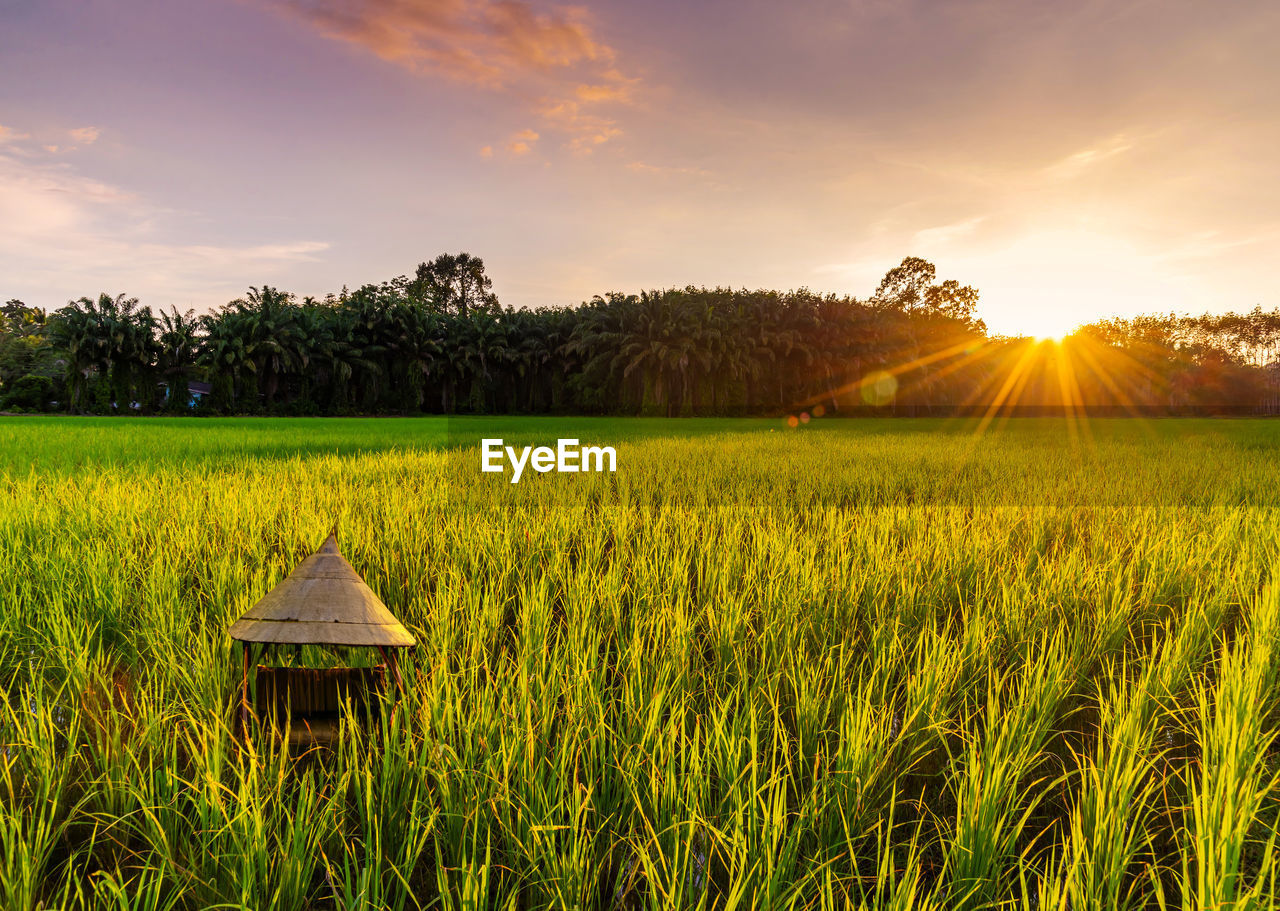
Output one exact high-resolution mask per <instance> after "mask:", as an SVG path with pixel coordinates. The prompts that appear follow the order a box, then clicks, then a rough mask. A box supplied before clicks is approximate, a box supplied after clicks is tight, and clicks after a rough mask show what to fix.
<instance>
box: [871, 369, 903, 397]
mask: <svg viewBox="0 0 1280 911" xmlns="http://www.w3.org/2000/svg"><path fill="white" fill-rule="evenodd" d="M897 394H898V380H897V378H896V377H895V376H894V375H893V374H892V373H887V372H885V371H884V370H877V371H875V372H874V373H868V374H867V375H866V377H865V378H864V379H863V380H862V400H863V401H864V402H866V403H867V404H868V405H888V404H889V403H890V402H892V401H893V398H894V396H896V395H897Z"/></svg>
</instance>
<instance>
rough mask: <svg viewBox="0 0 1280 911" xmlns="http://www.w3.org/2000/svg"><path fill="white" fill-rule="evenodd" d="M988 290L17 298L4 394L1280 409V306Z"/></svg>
mask: <svg viewBox="0 0 1280 911" xmlns="http://www.w3.org/2000/svg"><path fill="white" fill-rule="evenodd" d="M977 303H978V292H977V290H976V289H974V288H972V287H970V286H968V285H961V284H960V283H959V282H957V281H955V280H946V281H938V280H937V275H936V270H935V268H934V267H933V265H932V264H930V263H928V262H926V261H925V260H922V259H919V258H915V257H909V258H907V259H905V260H903V262H902V263H901V264H900V265H898V266H896V267H895V268H893V269H891V270H889V272H888V273H887V274H886V275H885V277H884V279H883V280H882V281H881V283H880V285H879V287H878V288H877V289H876V290H875V292H874V293H873V294H871V295H870V296H868V297H866V298H863V299H859V298H855V297H852V296H848V295H843V296H838V295H834V294H818V293H816V292H813V291H810V290H808V289H807V288H801V289H799V290H793V291H786V292H780V291H768V290H755V291H749V290H745V289H742V290H734V289H730V288H705V287H693V286H690V287H686V288H673V289H665V290H654V291H641V292H639V293H634V294H632V293H621V292H610V293H608V294H605V295H601V296H596V297H594V298H592V299H591V300H590V301H587V302H584V303H582V304H581V305H578V306H574V307H553V308H545V309H538V310H527V309H513V308H511V307H503V306H501V305H500V304H499V302H498V300H497V298H496V296H495V295H494V293H493V291H492V282H491V280H490V279H489V277H488V276H487V275H486V274H485V269H484V263H483V261H482V260H481V259H480V258H479V257H474V256H470V255H468V254H466V253H462V254H456V255H453V254H444V255H441V256H439V257H437V258H436V259H434V260H432V261H431V262H425V263H422V264H420V265H419V266H418V268H417V270H416V271H415V272H414V274H413V275H412V276H400V277H397V278H394V279H391V280H389V281H386V282H382V283H380V284H367V285H364V286H362V287H360V288H357V289H355V290H354V291H352V290H348V289H346V288H344V289H343V290H342V291H341V292H340V293H337V294H330V295H327V296H326V297H324V298H322V299H317V298H312V297H304V298H301V299H299V298H297V297H296V296H294V295H293V294H290V293H288V292H285V291H282V290H280V289H278V288H274V287H271V286H269V285H263V286H254V287H251V288H250V289H249V290H248V292H247V293H246V294H245V295H244V296H243V297H241V298H239V299H237V300H234V301H231V302H230V303H228V304H226V305H224V306H223V307H221V308H219V309H217V310H216V311H214V312H212V313H208V314H204V315H196V314H195V313H194V312H192V311H186V312H181V311H179V310H177V309H176V308H170V309H169V310H168V311H163V310H162V311H159V312H156V311H153V310H152V309H151V308H150V307H148V306H145V305H142V304H140V303H139V302H138V300H137V299H136V298H131V297H128V296H126V295H124V294H118V295H114V296H112V295H109V294H105V293H103V294H99V295H98V296H97V297H96V298H95V297H82V298H80V299H79V300H75V301H71V302H69V303H68V304H67V305H66V306H64V307H62V308H60V309H58V310H55V311H53V312H46V311H44V310H41V309H40V308H36V307H29V306H27V305H26V304H24V303H22V302H21V301H17V300H11V301H9V302H8V303H7V304H6V305H5V306H4V307H3V308H0V409H3V410H9V411H53V410H56V411H64V412H70V413H76V414H85V413H97V414H119V413H166V412H168V413H188V412H191V411H192V410H194V411H196V412H197V413H209V414H280V415H309V414H317V415H319V414H331V415H347V414H420V413H439V414H465V413H473V414H482V413H483V414H498V413H530V414H536V413H578V414H651V415H668V416H676V415H685V414H777V413H796V412H801V411H808V412H814V413H831V414H836V413H909V414H930V413H934V414H948V413H955V412H957V411H965V410H977V411H982V410H993V409H997V408H1003V407H1016V408H1027V407H1030V408H1035V407H1047V408H1052V409H1057V408H1062V407H1081V408H1085V409H1095V408H1100V409H1108V408H1111V409H1128V410H1137V409H1142V410H1144V411H1148V412H1149V411H1151V410H1157V411H1160V410H1164V411H1169V412H1179V411H1196V410H1199V411H1205V410H1208V411H1213V410H1225V411H1235V412H1251V413H1277V412H1280V394H1278V393H1277V390H1278V389H1280V311H1270V312H1265V311H1262V310H1261V309H1260V308H1255V309H1254V310H1253V311H1252V312H1249V313H1245V314H1236V313H1228V314H1219V315H1204V316H1196V317H1191V316H1177V315H1169V316H1147V317H1139V318H1136V319H1131V320H1120V319H1115V320H1106V321H1102V322H1099V323H1095V324H1092V325H1090V326H1086V327H1084V328H1082V329H1081V330H1078V331H1077V332H1076V333H1075V334H1074V335H1073V336H1072V337H1071V338H1070V339H1068V340H1067V342H1065V343H1064V344H1062V345H1060V346H1052V347H1046V346H1044V345H1040V344H1037V343H1036V342H1034V341H1033V340H1030V339H1026V338H1007V337H1000V336H992V335H991V334H989V333H988V331H987V328H986V326H985V325H984V324H983V323H982V321H981V320H980V319H978V317H977V315H976V306H977ZM200 384H204V385H200ZM206 387H207V388H206ZM193 390H194V391H195V392H196V393H197V394H196V395H193Z"/></svg>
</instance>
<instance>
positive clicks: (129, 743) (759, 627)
mask: <svg viewBox="0 0 1280 911" xmlns="http://www.w3.org/2000/svg"><path fill="white" fill-rule="evenodd" d="M979 430H981V432H979ZM494 436H501V437H504V438H505V439H506V440H507V441H508V442H509V443H513V442H518V441H519V442H525V443H554V440H555V438H557V437H560V436H573V437H578V438H580V439H582V440H583V442H584V443H588V442H589V443H608V444H610V445H615V446H616V448H617V451H618V471H617V473H616V474H602V475H593V474H583V475H556V474H554V473H549V474H532V473H530V474H528V475H526V477H525V478H523V479H522V480H521V483H520V484H514V485H513V484H511V483H509V479H508V478H507V477H505V476H502V475H483V474H481V473H480V471H479V457H478V448H477V443H478V441H479V440H480V439H481V438H483V437H494ZM1277 452H1280V423H1276V422H1267V421H1251V420H1162V421H1145V422H1144V421H1137V420H1130V421H1124V420H1113V421H1093V422H1090V423H1088V424H1084V423H1072V422H1068V421H1065V420H1060V419H1043V420H1033V419H1023V420H1011V421H1009V422H1007V423H1004V424H1001V423H999V422H996V423H993V424H991V425H990V426H987V427H981V428H980V427H979V425H978V424H977V423H976V422H948V421H933V420H927V419H921V420H897V421H893V420H884V421H873V420H865V421H847V422H842V421H834V420H826V421H815V422H813V423H811V424H809V425H806V426H802V427H801V428H799V429H798V430H789V429H788V428H787V427H786V425H785V424H783V423H782V422H781V421H764V420H742V421H716V420H687V421H660V420H653V421H645V420H619V421H610V420H604V419H564V420H560V419H509V420H504V419H497V418H490V419H485V418H473V419H465V418H454V419H448V420H446V419H421V420H417V419H414V420H408V419H406V420H400V419H395V420H340V419H334V420H306V419H297V420H267V419H256V420H254V419H245V420H230V419H228V420H220V419H186V420H184V419H172V420H168V419H133V420H131V419H112V418H107V419H70V418H44V419H39V418H31V419H25V418H11V419H0V908H4V909H6V911H8V909H13V911H21V909H29V908H37V907H46V908H51V907H59V908H61V907H67V908H116V909H126V908H130V909H133V908H137V909H156V911H159V909H174V908H180V909H188V908H190V909H196V908H212V907H219V908H254V909H265V908H272V909H275V908H279V909H305V908H315V909H330V908H333V909H337V908H343V909H356V908H395V909H414V908H442V909H453V908H551V907H557V908H560V907H563V908H577V907H584V908H603V909H641V908H645V909H657V908H755V907H758V908H814V909H827V908H832V909H834V908H846V907H867V908H915V907H918V908H939V909H979V908H1061V909H1066V908H1072V909H1085V908H1134V909H1136V908H1155V907H1160V908H1186V909H1208V908H1214V909H1226V908H1272V907H1276V906H1277V905H1278V904H1280V902H1278V900H1277V899H1278V892H1280V883H1278V882H1277V854H1278V853H1280V852H1278V850H1277V845H1276V835H1275V829H1276V826H1277V824H1280V778H1278V776H1280V744H1277V740H1276V738H1277V734H1278V733H1280V580H1277V578H1276V574H1275V570H1276V568H1277V567H1280V502H1278V501H1280V459H1277V457H1276V456H1277ZM335 525H336V526H337V528H338V535H339V543H340V545H341V547H342V549H343V552H344V553H345V554H346V556H347V557H348V559H349V560H350V561H351V563H352V564H353V566H354V567H355V568H356V569H357V570H358V571H359V572H360V573H361V574H362V575H363V576H364V578H365V579H366V580H367V581H368V583H369V585H370V586H371V587H372V588H373V590H374V591H375V592H377V593H378V594H379V595H380V596H381V597H382V599H383V600H384V601H385V602H386V604H387V605H388V607H389V608H390V609H391V610H392V611H393V612H394V613H395V614H396V615H397V616H398V617H399V618H400V619H401V621H402V622H403V623H404V624H405V625H406V626H407V627H408V628H409V629H410V630H411V631H412V632H413V633H414V634H415V636H416V637H417V638H418V641H419V644H418V646H417V648H416V649H415V650H414V651H413V652H412V653H411V654H410V655H409V656H408V657H407V659H406V661H405V668H404V670H405V673H406V682H407V687H406V693H405V695H404V696H403V698H401V699H399V700H398V701H388V702H387V704H385V705H384V706H383V711H382V713H381V716H380V718H379V719H378V721H377V723H376V724H372V725H365V726H361V725H360V724H358V723H356V722H355V721H354V720H351V721H350V723H349V724H347V726H346V736H345V737H344V739H343V742H342V744H341V745H340V747H339V748H338V749H336V750H334V751H332V752H329V751H312V752H309V753H305V754H302V755H295V754H291V753H290V752H289V750H288V748H287V747H285V746H283V745H282V744H281V742H280V741H279V740H278V739H276V738H274V737H273V736H271V734H270V731H265V730H261V729H254V730H253V731H252V732H251V733H252V736H251V737H250V738H249V740H248V742H247V743H243V742H241V741H240V740H238V739H237V738H236V736H235V725H234V722H235V717H236V699H237V695H238V693H237V690H238V686H239V680H240V664H239V661H240V653H239V649H238V647H236V648H233V643H232V642H231V640H229V638H228V637H227V633H226V630H227V628H228V627H229V626H230V625H231V623H232V621H234V620H235V619H236V618H237V617H238V616H239V615H240V614H241V613H242V612H243V611H244V610H246V609H247V608H248V607H249V606H250V605H252V604H253V603H254V602H255V601H256V600H257V599H258V598H260V597H261V596H262V595H263V594H264V593H265V592H266V591H267V590H268V589H269V588H270V587H271V586H272V585H274V584H275V583H277V582H278V581H280V580H281V579H282V578H283V577H284V576H285V575H286V574H287V573H288V572H289V571H290V570H291V569H292V568H293V567H294V566H295V565H296V564H297V563H298V562H300V561H301V560H302V559H303V558H304V557H305V556H306V555H307V554H308V553H310V552H311V551H312V550H313V549H314V548H315V547H316V546H317V545H319V544H320V542H321V541H322V540H323V539H324V537H325V535H326V534H327V533H328V531H329V530H330V529H331V528H333V527H334V526H335ZM298 657H299V659H300V660H301V661H302V662H303V663H306V664H308V665H312V666H320V667H324V666H336V665H340V664H344V663H352V664H371V663H375V662H376V660H377V659H376V652H375V653H374V654H373V655H363V654H360V652H359V651H358V650H352V651H350V652H349V653H346V654H337V653H335V652H333V651H332V650H327V649H320V648H315V647H308V648H306V649H304V650H303V653H302V654H301V655H300V656H298Z"/></svg>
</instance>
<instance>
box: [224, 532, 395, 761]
mask: <svg viewBox="0 0 1280 911" xmlns="http://www.w3.org/2000/svg"><path fill="white" fill-rule="evenodd" d="M231 638H233V639H236V640H238V641H239V642H242V643H243V644H244V657H243V671H242V677H241V684H240V686H241V689H240V721H241V726H242V730H244V731H245V732H246V733H247V731H248V720H249V712H250V710H251V709H250V705H249V664H250V654H249V653H250V647H251V646H252V645H254V644H257V645H258V646H259V647H260V649H261V650H262V651H265V650H267V649H269V648H271V647H279V646H282V645H283V646H293V647H299V648H300V647H301V646H303V645H328V646H342V647H351V646H362V647H366V648H376V649H377V650H378V652H379V654H380V655H381V656H382V660H383V664H382V665H379V666H376V667H371V668H333V669H329V670H317V669H312V668H299V667H271V666H264V665H257V666H256V668H255V670H254V679H255V683H256V686H255V690H256V697H255V700H254V701H255V703H256V709H257V713H258V715H259V717H260V718H265V717H266V716H267V715H274V716H275V717H277V718H279V719H281V720H283V718H284V717H285V715H286V713H287V714H288V716H289V718H290V719H291V721H290V726H289V739H290V742H292V743H316V742H322V741H326V740H332V739H333V738H334V737H335V736H336V734H337V729H338V715H339V709H340V707H341V705H342V703H343V700H344V699H348V698H349V699H350V700H351V701H352V704H353V705H355V706H357V707H367V706H368V697H369V694H370V693H371V692H374V691H378V690H381V689H382V688H383V687H384V686H385V674H384V671H385V670H386V669H388V668H389V669H390V671H391V676H392V679H394V680H395V684H396V687H397V689H398V690H400V691H403V689H404V680H403V678H402V677H401V676H400V666H399V662H398V661H397V658H396V655H397V649H402V648H411V647H412V646H413V645H415V644H416V643H415V640H414V638H413V636H412V635H411V634H410V632H409V631H408V630H407V629H405V628H404V627H403V626H402V625H401V624H400V621H399V620H397V619H396V618H395V617H394V616H392V614H391V611H389V610H387V606H386V605H385V604H383V603H382V600H381V599H380V598H378V596H377V595H375V594H374V593H373V590H372V589H370V588H369V586H368V585H367V584H365V581H364V579H362V578H360V574H359V573H357V572H356V571H355V570H354V569H353V568H352V566H351V564H350V563H348V562H347V560H346V558H345V557H343V556H342V554H341V553H339V551H338V542H337V540H336V539H335V538H334V536H333V535H329V537H328V538H327V539H326V540H325V542H324V544H323V545H321V547H320V549H319V550H318V551H316V552H315V553H314V554H312V555H311V556H309V557H307V559H305V560H303V561H302V562H301V563H300V564H298V567H297V568H296V569H295V570H294V571H293V572H291V573H290V574H289V575H288V577H287V578H286V579H285V580H284V581H283V582H281V583H280V584H279V585H277V586H276V587H275V588H273V589H271V591H269V592H267V593H266V595H264V596H263V597H262V600H260V601H259V602H258V603H257V604H255V605H254V606H253V607H251V608H249V609H248V610H247V611H245V613H244V616H242V617H241V618H240V619H239V620H237V621H236V622H235V623H234V624H233V625H232V627H231Z"/></svg>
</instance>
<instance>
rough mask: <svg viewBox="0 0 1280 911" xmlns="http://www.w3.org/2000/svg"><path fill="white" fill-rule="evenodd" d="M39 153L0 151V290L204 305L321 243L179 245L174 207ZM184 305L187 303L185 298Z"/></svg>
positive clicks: (299, 259) (304, 258) (43, 301)
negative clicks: (120, 295)
mask: <svg viewBox="0 0 1280 911" xmlns="http://www.w3.org/2000/svg"><path fill="white" fill-rule="evenodd" d="M38 155H39V153H32V154H27V155H22V156H19V155H11V154H3V153H0V275H5V276H7V277H8V279H9V282H10V284H9V287H8V288H7V289H6V292H5V293H6V294H9V295H17V296H19V297H21V298H23V299H24V300H28V302H30V303H36V304H40V305H43V306H52V307H57V306H60V305H61V304H62V302H64V301H65V300H68V299H70V298H74V297H79V296H80V295H82V294H87V293H97V291H99V290H106V289H116V290H125V289H127V290H129V291H130V293H135V294H138V295H139V296H141V297H142V298H143V302H144V303H153V304H163V303H164V302H165V301H170V300H174V299H177V300H179V301H184V302H186V304H195V305H197V306H201V307H209V306H213V305H215V304H218V303H222V302H225V301H227V300H229V299H231V297H233V296H234V295H235V294H236V293H238V292H239V291H240V290H242V289H243V288H244V287H245V285H246V284H248V283H249V281H250V280H251V279H253V278H254V277H255V276H256V275H259V274H262V273H264V272H272V271H275V270H277V269H279V268H281V267H283V266H287V265H288V264H292V263H311V262H317V261H318V260H319V254H321V253H323V252H324V251H325V250H327V249H328V248H329V244H328V243H326V242H323V241H315V240H286V241H272V242H260V243H245V244H209V243H199V242H191V241H186V242H179V241H167V240H160V239H158V238H168V237H172V238H181V236H182V226H181V225H173V224H172V223H171V222H172V215H173V213H171V212H169V211H166V210H164V209H162V208H160V207H158V206H156V205H154V204H152V203H150V202H148V201H147V200H146V199H145V198H143V197H141V196H139V195H138V194H135V193H132V192H130V191H128V190H126V189H124V188H121V187H118V186H115V185H113V184H110V183H107V182H104V181H101V180H97V179H95V178H93V177H90V176H86V175H84V174H81V173H79V172H78V171H76V170H75V169H73V168H72V167H70V166H69V165H68V164H67V163H66V162H65V161H61V160H51V159H49V158H42V157H37V156H38ZM184 305H185V304H184Z"/></svg>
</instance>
